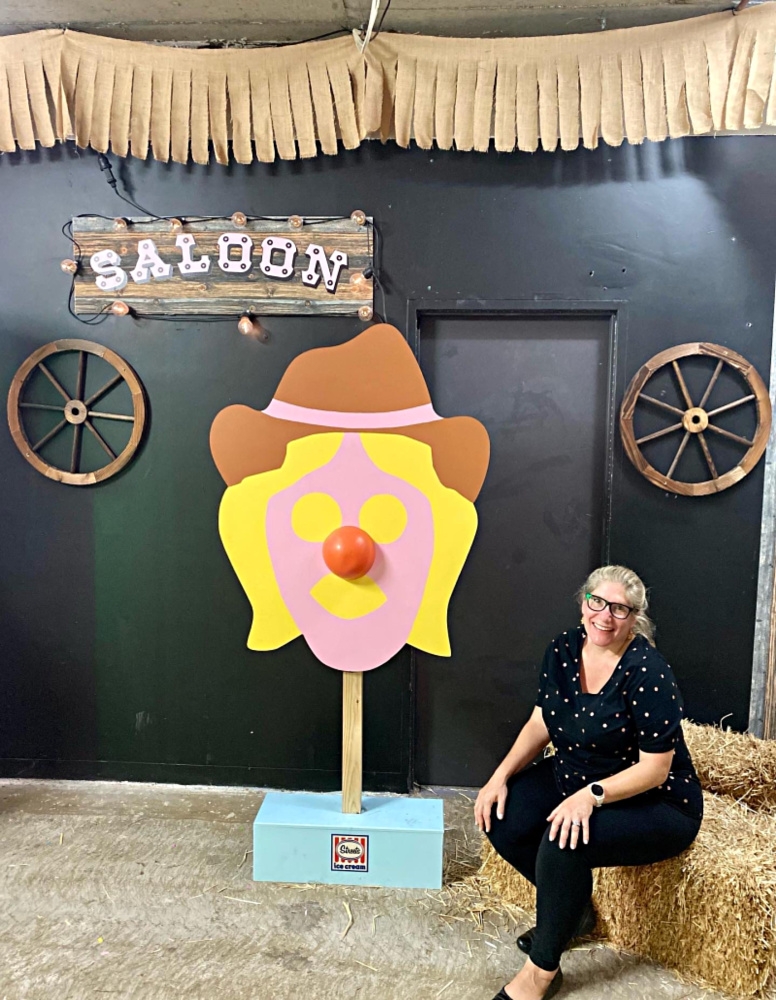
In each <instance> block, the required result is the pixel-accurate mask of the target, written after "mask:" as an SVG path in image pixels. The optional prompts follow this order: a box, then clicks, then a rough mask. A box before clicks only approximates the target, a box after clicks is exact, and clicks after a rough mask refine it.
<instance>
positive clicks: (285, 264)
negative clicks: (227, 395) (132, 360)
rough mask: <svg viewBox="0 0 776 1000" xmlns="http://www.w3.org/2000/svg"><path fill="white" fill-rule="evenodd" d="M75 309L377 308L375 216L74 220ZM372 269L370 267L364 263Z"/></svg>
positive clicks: (330, 311) (364, 312)
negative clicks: (76, 257) (373, 270)
mask: <svg viewBox="0 0 776 1000" xmlns="http://www.w3.org/2000/svg"><path fill="white" fill-rule="evenodd" d="M73 238H74V240H75V243H76V247H77V248H78V249H79V250H80V257H81V264H80V267H79V269H78V272H77V274H76V276H75V281H74V298H73V303H74V308H75V312H76V313H78V314H95V313H100V312H103V311H105V310H106V309H108V308H110V306H111V303H112V302H114V301H115V300H116V299H121V300H123V301H124V302H126V303H127V305H129V306H131V307H132V308H133V309H135V310H136V311H137V312H139V313H142V314H150V315H153V314H156V315H190V316H194V315H197V314H211V315H213V314H214V315H219V314H223V315H233V314H235V313H240V312H252V313H255V314H257V315H258V314H262V313H274V314H278V315H279V314H295V315H299V314H308V315H315V314H319V315H359V316H360V317H361V318H362V319H370V318H371V315H372V292H373V288H372V279H371V264H372V234H371V220H370V219H368V218H367V217H366V216H364V214H363V213H362V212H354V213H353V216H352V217H351V218H350V219H330V220H327V219H309V220H307V219H302V218H300V217H299V216H292V217H291V218H290V219H287V218H278V219H271V220H265V219H262V220H255V221H254V220H247V219H246V218H245V216H243V215H241V214H240V213H236V214H235V215H234V216H232V218H224V219H208V220H201V221H188V220H183V221H181V220H179V219H171V220H164V219H162V220H157V219H149V218H140V219H119V220H115V222H114V221H111V220H109V219H103V218H98V217H96V216H81V217H80V218H77V219H74V220H73ZM367 268H369V270H368V271H367V273H366V275H365V274H364V271H365V270H366V269H367Z"/></svg>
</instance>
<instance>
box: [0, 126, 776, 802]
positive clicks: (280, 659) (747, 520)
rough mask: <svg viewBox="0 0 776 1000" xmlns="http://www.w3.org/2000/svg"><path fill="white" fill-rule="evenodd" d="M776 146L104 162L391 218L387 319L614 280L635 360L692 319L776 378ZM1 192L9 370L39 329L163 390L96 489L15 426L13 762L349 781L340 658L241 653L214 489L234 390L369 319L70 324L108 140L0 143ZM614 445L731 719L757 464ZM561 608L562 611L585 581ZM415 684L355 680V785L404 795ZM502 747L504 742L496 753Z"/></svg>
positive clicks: (631, 514) (658, 605)
mask: <svg viewBox="0 0 776 1000" xmlns="http://www.w3.org/2000/svg"><path fill="white" fill-rule="evenodd" d="M772 149H773V145H772V140H771V139H770V138H768V137H747V138H730V137H725V138H718V139H711V138H699V139H686V140H679V141H673V142H666V143H663V144H660V145H652V144H647V145H645V146H643V147H630V146H625V147H623V148H621V149H610V148H608V147H603V148H601V149H599V150H597V151H594V152H589V151H584V150H578V151H575V152H573V153H554V154H547V155H545V154H536V155H534V156H529V155H522V154H521V155H510V156H506V155H497V154H495V153H490V154H488V155H481V154H472V153H466V154H456V153H441V152H432V153H428V152H423V151H420V150H417V149H413V150H411V151H403V150H400V149H397V148H395V147H394V146H391V145H389V146H386V147H381V146H379V145H377V144H367V145H365V146H363V147H362V148H361V149H359V150H356V151H353V152H343V153H341V154H340V155H338V156H337V157H334V158H328V157H323V156H321V157H319V158H318V159H316V160H314V161H310V162H299V163H297V162H294V163H279V164H275V165H271V166H266V165H260V164H255V165H253V166H251V167H239V166H232V167H229V168H224V167H219V166H217V165H213V166H211V167H207V168H203V167H195V166H187V167H183V166H179V165H170V166H164V165H161V164H158V163H155V162H148V163H145V162H139V161H135V160H129V161H126V162H125V163H121V164H120V170H119V168H118V167H117V173H119V174H120V176H121V177H122V180H123V182H124V183H125V184H126V185H127V188H128V189H129V190H130V191H131V192H132V194H133V195H134V197H136V198H137V199H138V200H139V201H140V202H141V203H142V204H143V205H145V206H146V207H148V208H149V209H151V210H152V211H156V212H159V213H160V214H163V215H171V214H175V215H186V214H207V215H220V214H223V215H226V216H228V215H230V214H231V213H232V212H233V211H235V210H236V209H241V210H243V211H245V212H248V213H255V214H270V215H271V214H278V215H288V214H292V213H298V214H302V215H305V214H308V215H319V214H333V215H339V214H349V213H350V212H351V211H352V210H353V209H355V208H363V209H364V210H365V211H366V212H367V213H368V214H371V215H373V216H374V218H375V220H376V222H377V224H378V226H379V228H380V232H381V235H382V238H383V240H382V241H383V276H384V283H385V285H386V289H387V292H388V298H387V318H388V319H389V321H391V322H394V323H395V324H396V325H397V326H399V327H400V328H404V327H405V316H406V309H407V301H408V300H410V299H424V300H434V299H436V298H438V299H440V300H451V299H453V300H455V299H467V300H470V299H489V300H493V299H510V300H517V299H532V298H533V297H540V298H551V299H554V300H559V299H570V300H578V301H579V300H583V301H606V302H611V301H612V300H613V299H617V300H623V301H624V302H625V303H626V304H627V307H626V309H625V313H624V315H625V320H624V322H623V324H622V326H621V332H620V342H619V345H618V363H619V365H620V366H621V369H620V370H621V371H622V372H623V373H624V374H625V375H626V380H627V379H629V378H630V377H631V376H632V374H633V373H634V372H635V371H636V369H637V368H638V367H639V366H640V365H641V364H642V363H643V362H644V361H645V360H646V359H647V358H649V357H651V356H652V355H653V354H655V353H657V352H658V351H660V350H663V349H664V348H666V347H669V346H671V345H674V344H677V343H683V342H687V341H693V340H711V341H714V342H717V343H720V344H724V345H727V346H730V347H732V348H734V349H735V350H737V351H739V352H740V353H742V354H743V355H744V356H745V357H746V358H748V359H749V360H750V361H751V362H753V363H754V365H755V366H756V367H757V369H758V370H759V371H760V373H761V374H762V375H763V377H767V372H768V370H769V362H770V349H771V326H772V319H773V283H774V271H775V270H776V260H775V258H776V249H775V248H774V242H773V240H772V233H773V232H774V222H775V221H776V219H775V218H774V216H775V215H776V197H774V195H775V193H776V192H774V186H775V185H776V176H775V175H776V171H774V169H773V166H774V154H773V152H772ZM0 197H1V199H2V200H1V201H0V204H1V205H2V208H1V209H0V212H1V218H2V230H1V231H0V291H1V293H2V337H1V338H0V386H2V387H3V391H6V390H7V387H8V386H9V384H10V381H11V378H12V376H13V373H14V372H15V371H16V369H17V368H18V366H19V365H20V364H21V362H22V361H23V360H24V359H25V358H26V357H27V356H28V355H29V354H31V353H32V351H34V350H35V349H36V348H38V347H39V346H41V345H42V344H45V343H47V342H48V341H51V340H54V339H58V338H62V337H83V338H86V339H93V340H96V341H98V342H100V343H103V344H106V345H107V346H109V347H111V348H113V349H114V350H116V351H117V352H118V353H119V354H121V355H122V356H123V357H124V358H126V359H127V360H128V361H129V362H130V364H132V366H133V367H134V368H135V370H136V371H137V373H138V375H139V376H140V378H141V380H142V381H143V383H144V385H145V387H146V390H147V393H148V398H149V400H150V411H151V419H150V427H149V430H148V433H147V436H146V439H145V442H144V445H143V447H142V449H141V451H140V453H139V454H138V456H137V457H136V459H135V460H134V461H133V462H132V464H131V465H130V466H129V467H128V468H127V469H126V470H125V471H124V472H123V473H121V474H120V475H119V476H118V477H114V478H113V479H111V480H109V481H108V482H107V483H105V484H102V485H100V486H97V487H92V488H73V487H66V486H61V485H58V484H55V483H52V482H49V481H47V480H45V479H44V478H43V477H42V476H40V475H39V474H38V473H37V472H35V471H34V470H33V469H32V467H30V466H29V465H28V464H27V463H26V462H25V461H24V460H23V459H22V457H21V456H20V455H19V453H18V452H17V450H16V448H15V446H14V445H13V442H12V441H11V438H10V435H9V434H8V433H7V431H6V432H3V433H0V468H1V469H2V484H3V485H2V494H1V496H2V499H1V500H0V504H1V506H0V544H1V546H2V560H1V561H0V587H1V588H2V592H1V602H2V604H1V607H0V614H1V615H2V631H0V635H1V636H2V647H3V655H2V668H1V669H0V685H2V700H1V703H0V758H2V760H0V773H3V774H6V775H54V776H58V777H71V776H74V777H75V776H77V777H98V776H99V777H111V778H136V779H140V780H160V781H211V782H219V783H238V782H239V783H241V782H252V783H256V784H268V785H273V786H280V787H307V788H335V787H338V785H339V766H340V749H339V747H340V718H341V716H340V691H341V681H340V677H339V674H338V673H336V672H335V671H332V670H329V669H328V668H326V667H323V666H322V665H320V664H319V663H317V661H315V659H314V658H313V657H312V655H311V654H310V653H309V651H308V649H307V647H306V645H305V644H304V641H303V640H302V639H297V640H295V641H294V642H293V643H291V644H289V645H288V646H286V647H284V648H283V649H281V650H278V651H277V652H275V653H271V654H257V653H249V652H248V651H247V650H246V649H245V639H246V636H247V628H248V624H249V607H248V603H247V600H246V599H245V597H244V595H243V593H242V591H241V589H240V587H239V584H238V583H237V581H236V578H235V577H234V575H233V573H232V571H231V568H230V566H229V564H228V561H227V559H226V556H225V554H224V553H223V550H222V548H221V545H220V541H219V538H218V533H217V528H216V516H217V508H218V503H219V500H220V497H221V495H222V492H223V484H222V483H221V481H220V479H219V477H218V475H217V473H216V470H215V468H214V466H213V464H212V461H211V459H210V455H209V450H208V429H209V426H210V422H211V420H212V418H213V416H214V415H215V413H216V412H217V411H218V410H220V409H221V408H222V407H223V406H225V405H227V404H228V403H232V402H243V403H248V404H250V405H253V406H256V407H262V406H265V405H266V404H267V403H268V402H269V400H270V398H271V396H272V393H273V390H274V388H275V386H276V384H277V382H278V380H279V378H280V376H281V375H282V373H283V371H284V370H285V367H286V365H287V364H288V362H289V361H290V360H291V359H292V358H293V357H295V356H296V355H297V354H298V353H300V352H301V351H303V350H306V349H308V348H310V347H312V346H319V345H325V344H334V343H339V342H342V341H344V340H347V339H349V338H350V337H351V336H353V335H354V334H355V333H357V332H358V331H359V330H361V329H362V328H363V324H361V323H360V322H359V321H358V320H355V319H315V318H305V319H301V318H300V319H295V318H272V319H268V320H267V321H266V323H265V326H266V327H267V328H268V330H269V332H270V340H269V343H267V344H260V343H256V342H253V341H249V340H247V339H245V338H243V337H241V336H240V334H239V333H238V332H237V329H236V323H235V322H234V321H233V320H229V321H225V322H224V323H213V324H204V323H197V322H196V321H192V322H172V323H171V322H165V323H162V322H151V321H142V322H134V321H132V320H118V319H114V318H111V319H109V320H108V321H106V322H105V323H104V324H102V325H100V326H98V327H95V328H94V329H89V328H88V327H83V326H81V325H80V324H79V323H78V322H76V320H74V319H72V318H71V317H70V316H69V315H68V312H67V309H66V297H67V291H68V279H67V278H66V276H65V275H63V274H61V272H60V270H59V261H60V260H61V259H62V258H63V257H65V256H69V255H70V252H71V251H70V248H69V245H68V244H67V241H66V240H65V239H64V238H63V237H62V236H61V234H60V227H61V225H62V224H63V223H64V222H65V221H66V220H67V219H68V218H69V217H70V216H71V215H74V214H78V213H92V212H93V213H100V214H105V215H108V216H114V215H118V214H124V213H125V211H126V213H130V210H129V208H128V207H127V206H125V205H123V204H122V203H121V202H120V201H118V200H117V199H116V197H115V196H114V195H113V193H112V191H111V190H110V189H109V188H108V187H107V185H106V184H105V182H104V179H103V177H102V175H101V174H100V171H99V169H98V167H97V163H96V158H95V156H94V155H93V154H92V153H90V152H84V151H80V152H79V151H76V150H75V149H73V148H72V147H65V148H60V149H57V150H55V151H48V152H47V151H41V152H36V153H34V154H20V155H18V156H3V157H2V158H0ZM377 304H378V306H379V305H380V301H379V298H378V303H377ZM617 404H618V405H619V399H618V400H617ZM615 448H616V461H615V477H614V493H613V498H612V524H611V539H610V541H611V557H612V559H613V561H618V562H624V563H626V564H628V565H631V566H632V567H633V568H634V569H636V570H637V571H638V572H640V573H641V574H642V575H643V576H644V578H645V580H646V581H647V582H648V584H649V585H650V586H651V587H652V589H653V610H654V614H655V618H656V620H657V623H658V627H659V633H658V636H659V645H660V646H661V648H662V649H663V650H664V652H665V653H666V654H667V655H668V658H669V660H670V662H671V663H672V665H673V666H674V669H675V670H676V673H677V675H678V676H679V678H680V679H681V685H682V687H683V690H684V694H685V699H686V702H687V707H688V714H689V715H690V716H691V717H693V718H695V719H696V720H698V721H703V722H709V721H713V720H719V719H720V718H721V717H722V716H728V719H727V722H728V723H732V725H733V726H734V727H735V728H738V729H743V728H745V727H746V724H747V720H748V708H749V688H750V681H751V658H752V644H753V630H754V621H755V614H756V610H757V609H756V608H755V594H756V578H757V557H758V544H759V532H760V515H761V497H762V485H763V479H762V475H763V467H762V463H761V464H760V465H759V466H758V467H757V468H756V469H755V470H754V472H753V473H752V474H751V475H750V476H749V477H748V478H747V479H746V480H745V481H744V482H743V483H741V484H739V485H737V486H735V487H734V488H732V489H730V490H728V491H726V492H724V493H722V494H720V495H718V496H710V497H705V498H701V499H692V498H685V497H680V496H677V495H674V494H670V493H664V492H662V491H660V490H659V489H657V488H656V487H654V486H652V485H650V484H649V483H648V482H646V480H644V479H643V478H642V477H641V476H639V475H638V474H637V473H636V472H635V470H634V469H633V468H632V467H631V466H630V464H629V463H628V462H627V459H625V458H624V457H623V455H622V451H621V448H620V445H619V441H617V442H616V445H615ZM475 544H476V543H475ZM465 572H466V570H464V573H465ZM482 599H483V600H487V599H488V597H487V594H483V595H482ZM515 599H519V595H515ZM567 612H568V620H569V622H570V623H573V622H574V621H575V620H576V614H575V609H574V608H573V606H572V603H571V600H570V598H569V601H568V608H567ZM542 640H544V637H542ZM410 677H411V674H410V663H409V654H408V652H407V651H406V650H405V651H404V652H402V653H401V654H399V655H398V656H397V657H396V658H395V660H394V661H393V662H391V663H390V664H388V665H386V666H384V667H381V668H380V669H378V670H376V671H373V672H372V673H370V674H369V675H367V678H366V687H365V701H366V704H365V726H366V747H365V771H366V775H365V783H366V786H367V787H371V788H390V789H397V790H400V789H402V788H406V785H407V780H408V775H409V773H410V748H411V741H412V736H411V728H412V727H411V720H412V718H413V705H412V690H411V683H410ZM477 683H478V679H477V678H476V677H474V676H472V685H477ZM465 694H466V692H462V693H461V695H462V698H463V697H465ZM518 697H519V700H520V701H521V702H522V701H524V700H525V693H520V692H516V698H518ZM529 702H530V697H529V698H528V700H527V701H526V702H525V703H526V704H528V703H529ZM518 721H519V720H516V724H517V722H518ZM483 739H484V740H487V739H488V735H487V734H483ZM496 742H497V744H498V745H494V746H493V757H494V762H495V759H496V757H497V756H498V754H500V753H501V752H503V751H504V750H505V749H506V747H505V746H503V745H501V743H502V741H501V740H499V741H496ZM485 776H486V775H483V777H485Z"/></svg>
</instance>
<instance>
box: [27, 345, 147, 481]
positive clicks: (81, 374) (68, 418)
mask: <svg viewBox="0 0 776 1000" xmlns="http://www.w3.org/2000/svg"><path fill="white" fill-rule="evenodd" d="M64 351H78V375H77V377H76V386H75V392H74V393H71V392H69V391H68V390H67V389H66V388H65V387H64V386H63V385H62V383H61V382H60V381H59V379H58V378H57V377H56V376H55V375H54V374H53V373H52V372H51V370H50V369H49V368H48V366H47V365H46V364H45V359H46V358H48V357H50V356H51V355H53V354H58V353H61V352H64ZM90 354H95V355H97V356H98V357H100V358H102V359H103V360H105V361H107V362H108V364H110V365H112V366H113V368H115V369H116V374H115V375H114V376H113V378H111V379H110V380H109V381H108V382H106V383H105V385H103V386H102V387H101V388H100V389H98V390H97V392H93V393H92V394H91V395H90V396H89V397H88V399H85V398H84V388H85V386H86V364H87V357H88V355H90ZM37 370H40V371H41V372H42V373H43V374H44V375H45V376H46V378H47V379H48V380H49V382H50V383H51V384H52V385H53V386H54V388H55V389H56V391H57V392H58V393H59V395H60V396H61V397H62V400H63V402H62V404H61V405H57V406H51V405H50V404H48V403H36V402H32V401H30V402H27V401H24V400H23V399H22V397H23V394H24V388H25V386H26V384H27V382H28V381H29V379H30V377H31V376H32V375H33V373H34V372H36V371H37ZM120 382H126V384H127V386H128V388H129V390H130V392H131V394H132V415H131V416H130V415H129V414H123V413H106V412H104V411H101V410H95V409H92V407H93V406H94V405H95V404H96V403H97V402H98V401H99V400H100V399H101V398H102V397H103V396H104V395H105V394H106V393H107V392H109V391H110V390H111V389H113V388H114V386H117V385H118V384H119V383H120ZM25 410H50V411H53V412H59V413H61V414H62V419H61V420H60V421H59V423H57V424H56V425H55V426H54V427H52V429H51V430H50V431H49V432H48V433H47V434H44V435H43V437H41V438H40V440H38V441H30V439H29V438H28V436H27V433H26V431H25V428H24V423H23V421H22V413H23V412H24V411H25ZM145 411H146V407H145V397H144V395H143V387H142V385H141V384H140V381H139V379H138V377H137V375H135V373H134V372H133V371H132V369H131V368H130V367H129V365H128V364H127V363H126V361H124V360H122V358H120V357H119V356H118V354H116V353H114V352H113V351H111V350H109V349H108V348H107V347H102V346H101V345H100V344H95V343H93V342H92V341H90V340H55V341H53V343H51V344H46V345H45V346H44V347H41V348H40V349H39V350H37V351H35V353H34V354H31V355H30V356H29V358H27V360H26V361H25V362H24V364H23V365H22V366H21V368H20V369H19V370H18V371H17V373H16V374H15V375H14V377H13V380H12V382H11V389H10V392H9V393H8V426H9V427H10V429H11V435H12V437H13V439H14V441H15V442H16V446H17V448H18V449H19V451H20V452H21V453H22V455H24V457H25V458H26V459H27V461H28V462H29V463H30V465H32V466H33V467H34V468H35V469H37V470H38V472H40V473H42V474H43V475H44V476H46V477H48V478H49V479H54V480H56V481H57V482H60V483H69V484H70V485H71V486H89V485H91V484H92V483H99V482H102V480H104V479H108V478H109V477H110V476H113V475H115V473H117V472H118V471H119V470H120V469H123V468H124V466H125V465H126V464H127V462H129V460H130V459H131V458H132V456H133V455H134V454H135V451H136V450H137V446H138V444H139V443H140V438H141V437H142V434H143V427H144V425H145ZM95 420H98V421H100V420H118V421H122V422H124V423H131V424H132V432H131V434H130V438H129V441H128V443H127V445H126V447H125V448H124V450H123V451H121V452H120V453H119V454H118V455H117V454H116V453H115V452H114V451H113V449H112V448H111V446H110V445H109V444H108V442H107V441H106V440H105V438H104V437H103V436H102V434H100V432H99V430H98V429H97V427H95V425H94V421H95ZM68 427H72V429H73V444H72V448H71V451H70V468H69V469H67V470H65V469H58V468H56V467H55V466H53V465H49V464H48V463H46V462H44V461H43V459H42V458H41V457H40V455H39V454H38V453H39V452H40V450H41V448H43V446H44V445H45V444H47V443H48V442H49V441H51V439H52V438H54V437H56V435H57V434H59V433H60V432H61V431H64V430H65V428H68ZM84 427H85V428H86V429H87V431H89V433H90V434H92V435H93V437H94V438H95V440H96V441H97V443H98V444H99V446H100V447H101V448H102V450H103V451H104V452H105V453H106V455H107V456H108V458H109V459H110V461H109V462H108V464H107V465H104V466H102V468H99V469H96V470H95V471H94V472H79V471H78V467H79V464H80V458H81V437H82V434H83V429H84Z"/></svg>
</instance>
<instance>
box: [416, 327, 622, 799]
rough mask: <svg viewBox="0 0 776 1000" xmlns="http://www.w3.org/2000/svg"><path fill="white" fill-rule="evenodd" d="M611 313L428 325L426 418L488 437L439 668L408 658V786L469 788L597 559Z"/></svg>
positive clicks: (567, 621) (511, 724) (514, 727)
mask: <svg viewBox="0 0 776 1000" xmlns="http://www.w3.org/2000/svg"><path fill="white" fill-rule="evenodd" d="M612 323H613V321H612V318H611V316H610V315H601V314H596V315H591V314H589V313H588V314H584V313H569V312H563V313H553V314H543V315H535V314H533V315H531V314H523V315H520V314H517V315H516V314H512V315H471V314H469V315H433V314H427V315H425V316H421V318H420V322H419V331H420V335H419V358H420V364H421V367H422V369H423V372H424V374H425V376H426V379H427V381H428V384H429V388H430V390H431V396H432V399H433V401H434V405H435V407H436V409H437V411H438V412H439V413H440V414H441V415H442V416H452V415H454V414H470V415H471V416H474V417H477V418H478V419H479V420H481V421H482V423H483V424H484V425H485V427H486V428H487V430H488V433H489V435H490V441H491V461H490V468H489V470H488V475H487V478H486V480H485V485H484V487H483V490H482V493H481V494H480V497H479V499H478V500H477V509H478V512H479V528H478V532H477V537H476V539H475V542H474V546H473V548H472V552H471V555H470V557H469V560H468V562H467V564H466V566H465V567H464V570H463V573H462V575H461V579H460V580H459V583H458V586H457V588H456V590H455V592H454V594H453V598H452V601H451V603H450V612H449V625H450V639H451V644H452V649H453V655H452V657H451V658H445V657H437V656H430V655H428V654H427V653H423V652H420V651H417V652H416V653H415V668H416V671H415V672H416V725H415V733H416V738H415V780H416V781H418V782H420V783H421V784H437V785H438V784H442V785H478V784H480V783H481V782H483V781H484V780H486V779H487V778H488V777H489V775H490V774H491V772H492V770H493V768H494V767H495V765H496V764H497V762H498V761H499V760H500V759H501V758H502V756H503V755H504V754H505V752H506V751H507V749H508V748H509V746H510V745H511V743H512V741H513V740H514V738H515V736H516V734H517V732H518V729H519V728H520V726H521V725H522V724H523V722H525V720H526V719H527V717H528V715H529V714H530V711H531V708H532V706H533V703H534V698H535V694H536V686H537V664H538V662H539V660H540V659H541V655H542V653H543V651H544V647H545V646H546V644H547V642H548V641H549V640H550V639H551V638H552V637H553V636H554V635H555V634H557V633H558V632H559V631H562V630H564V629H567V628H571V627H572V626H574V625H575V624H576V623H577V621H578V611H577V608H576V606H575V604H574V602H573V595H574V592H575V590H576V589H577V588H578V587H579V586H580V585H581V583H582V582H583V580H584V578H585V576H586V574H587V573H588V572H589V570H590V569H591V568H593V567H594V566H596V565H598V564H600V563H601V561H602V560H603V558H604V553H605V551H606V525H607V520H608V516H607V510H608V500H607V497H608V487H607V480H608V470H609V463H608V461H607V442H608V440H609V436H610V435H609V431H610V426H609V425H610V405H609V395H610V384H611V377H610V376H611V365H612V360H611V358H612V350H611V346H610V342H611V341H612V339H613V335H612V332H611V331H612V328H613V327H612Z"/></svg>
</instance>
